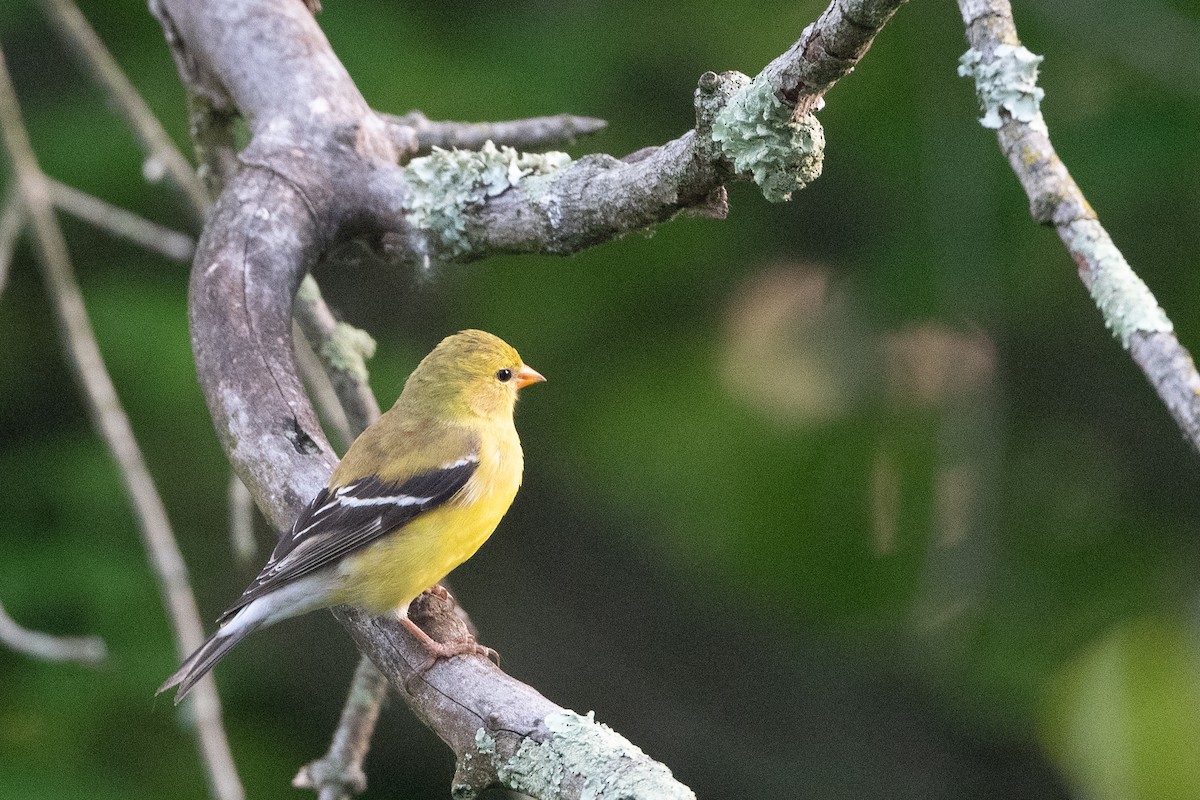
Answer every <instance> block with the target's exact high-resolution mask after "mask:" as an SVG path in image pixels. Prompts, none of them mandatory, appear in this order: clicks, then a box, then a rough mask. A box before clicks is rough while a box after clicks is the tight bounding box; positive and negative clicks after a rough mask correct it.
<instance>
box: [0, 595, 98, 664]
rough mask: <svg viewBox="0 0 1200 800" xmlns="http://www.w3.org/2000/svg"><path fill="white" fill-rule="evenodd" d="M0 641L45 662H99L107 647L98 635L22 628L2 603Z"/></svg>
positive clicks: (0, 609) (0, 606)
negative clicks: (70, 634) (74, 634)
mask: <svg viewBox="0 0 1200 800" xmlns="http://www.w3.org/2000/svg"><path fill="white" fill-rule="evenodd" d="M0 644H3V645H4V646H5V647H9V648H11V649H13V650H16V651H17V652H20V653H24V654H25V655H27V656H32V657H33V658H39V659H41V660H43V661H76V662H78V663H80V664H100V663H102V662H103V661H104V660H105V659H106V658H108V649H107V648H106V647H105V646H104V640H103V639H101V638H100V637H99V636H51V635H50V634H48V633H42V632H41V631H31V630H29V629H28V628H23V627H21V626H20V625H18V624H17V622H16V621H15V620H14V619H13V618H12V617H10V616H9V615H8V612H7V611H5V610H4V606H3V604H0Z"/></svg>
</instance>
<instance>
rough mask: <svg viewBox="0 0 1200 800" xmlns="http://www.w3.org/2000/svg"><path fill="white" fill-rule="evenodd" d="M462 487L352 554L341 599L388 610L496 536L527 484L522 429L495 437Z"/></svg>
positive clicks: (344, 569)
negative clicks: (523, 481) (523, 477)
mask: <svg viewBox="0 0 1200 800" xmlns="http://www.w3.org/2000/svg"><path fill="white" fill-rule="evenodd" d="M489 442H490V444H488V445H485V446H484V447H483V448H482V450H481V452H480V453H479V467H478V468H477V469H476V470H475V473H474V474H473V475H472V476H471V479H470V480H469V481H468V482H467V485H466V486H464V487H463V489H462V491H461V492H459V493H458V494H457V495H455V496H454V497H453V498H452V499H451V500H449V501H448V502H447V503H445V504H444V505H442V506H439V507H438V508H435V509H432V510H430V511H427V512H425V513H423V514H421V515H420V516H418V517H417V518H416V519H414V520H413V521H412V522H409V523H408V524H407V525H404V526H403V527H401V528H400V529H398V530H396V531H394V532H392V533H389V534H387V535H385V536H384V537H382V538H381V539H379V540H378V541H376V542H375V543H373V544H371V545H369V546H368V547H367V548H365V549H364V550H363V551H362V552H360V553H358V554H356V555H353V556H351V557H349V558H347V559H346V560H345V561H344V562H342V565H341V567H340V572H341V573H342V574H343V575H344V576H345V580H344V582H343V587H344V588H343V589H341V590H340V591H339V592H338V593H337V597H336V598H335V600H336V602H337V603H345V604H350V605H356V606H361V607H363V608H365V609H367V610H368V611H371V612H372V613H376V614H382V613H385V612H387V611H390V610H392V609H394V608H397V607H398V606H404V605H407V604H408V603H409V601H411V600H412V599H413V598H415V597H416V596H417V595H419V594H420V593H421V592H423V591H425V590H426V589H428V588H429V587H431V586H433V585H434V584H435V583H437V582H438V581H440V580H441V579H442V578H444V577H446V575H447V574H449V572H450V571H451V570H453V569H454V568H455V567H457V566H458V565H459V564H461V563H463V562H464V561H466V560H467V559H468V558H470V557H471V556H472V555H474V554H475V551H476V550H478V549H479V548H480V546H481V545H482V544H483V543H484V542H485V541H487V539H488V537H489V536H491V535H492V531H494V530H495V529H496V526H497V525H498V524H499V523H500V520H501V518H502V517H503V516H504V514H505V512H507V511H508V507H509V506H510V505H511V504H512V501H513V498H514V497H515V496H516V494H517V489H518V488H519V487H520V485H521V473H522V469H523V459H522V454H521V445H520V442H519V441H518V440H517V436H516V432H515V431H513V432H512V434H511V437H510V436H507V435H502V436H499V437H489Z"/></svg>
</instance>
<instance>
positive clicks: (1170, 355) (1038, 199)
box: [958, 0, 1200, 450]
mask: <svg viewBox="0 0 1200 800" xmlns="http://www.w3.org/2000/svg"><path fill="white" fill-rule="evenodd" d="M958 5H959V9H960V10H961V12H962V17H963V21H964V23H965V24H966V29H967V39H968V41H969V42H970V44H971V49H970V50H968V51H967V53H966V55H964V56H963V59H962V67H961V68H960V70H959V71H960V73H962V74H963V75H970V76H972V77H974V78H975V84H976V89H977V91H978V93H979V96H980V100H981V102H982V104H983V106H984V116H983V118H982V119H981V122H982V123H983V125H984V126H985V127H988V128H995V129H996V134H997V137H998V138H999V142H1000V149H1001V150H1002V151H1003V152H1004V154H1005V155H1006V156H1007V157H1008V162H1009V164H1010V166H1011V167H1012V169H1013V172H1015V173H1016V175H1017V178H1018V179H1019V180H1020V182H1021V186H1022V187H1023V188H1024V189H1025V193H1026V194H1027V195H1028V196H1029V206H1030V214H1031V215H1032V216H1033V218H1034V219H1035V220H1036V221H1037V222H1040V223H1042V224H1046V225H1053V226H1054V228H1055V230H1056V231H1057V232H1058V235H1059V238H1060V239H1062V241H1063V244H1065V245H1066V247H1067V251H1068V252H1069V253H1070V254H1071V257H1072V258H1073V259H1074V260H1075V263H1076V265H1077V267H1078V273H1079V278H1080V280H1081V281H1082V282H1083V284H1084V286H1085V287H1086V288H1087V290H1088V292H1089V294H1091V296H1092V299H1093V301H1094V302H1095V303H1096V306H1097V307H1098V308H1099V309H1100V312H1101V315H1102V316H1103V318H1104V324H1105V325H1106V326H1108V327H1109V328H1110V329H1111V330H1112V331H1113V333H1114V334H1115V335H1116V336H1117V338H1118V339H1120V341H1121V344H1122V345H1123V346H1124V347H1125V349H1126V350H1128V351H1129V354H1130V356H1131V357H1132V358H1133V360H1134V362H1135V363H1137V365H1138V366H1139V367H1140V368H1141V370H1142V372H1143V373H1144V374H1145V375H1146V377H1147V378H1148V379H1149V380H1150V383H1151V385H1152V386H1153V387H1154V389H1155V391H1156V392H1157V393H1158V396H1159V397H1160V398H1161V399H1162V401H1163V403H1164V404H1165V405H1166V407H1167V409H1168V410H1169V411H1170V413H1171V415H1172V416H1173V417H1174V419H1175V422H1176V424H1177V425H1178V426H1179V428H1180V430H1182V431H1183V434H1184V436H1185V437H1186V438H1187V440H1188V441H1189V442H1190V443H1191V444H1192V446H1193V447H1194V448H1196V449H1197V450H1200V373H1197V371H1196V367H1195V364H1194V363H1193V361H1192V357H1191V354H1190V353H1188V351H1187V349H1186V348H1184V346H1183V345H1182V344H1180V342H1179V339H1178V338H1177V337H1176V336H1175V333H1174V327H1173V325H1172V323H1171V321H1170V319H1168V318H1167V315H1166V312H1164V311H1163V310H1162V308H1160V307H1159V305H1158V301H1157V300H1156V299H1155V297H1154V295H1153V294H1152V293H1151V292H1150V289H1149V288H1148V287H1147V286H1146V284H1145V283H1144V282H1143V281H1142V279H1141V278H1140V277H1138V275H1137V274H1136V273H1135V272H1134V271H1133V269H1132V268H1131V267H1130V266H1129V263H1128V262H1127V261H1126V260H1125V257H1124V256H1123V255H1121V252H1120V251H1119V250H1117V248H1116V246H1115V245H1114V244H1113V241H1112V239H1111V238H1110V237H1109V235H1108V232H1107V231H1106V230H1105V229H1104V227H1103V226H1102V225H1101V224H1100V221H1099V219H1098V218H1097V216H1096V212H1095V210H1094V209H1093V208H1092V206H1091V204H1090V203H1089V202H1088V201H1087V198H1086V197H1084V195H1083V192H1082V191H1081V190H1080V188H1079V186H1078V184H1076V183H1075V180H1074V179H1073V178H1072V177H1071V175H1070V173H1069V172H1068V171H1067V167H1066V165H1065V164H1064V163H1063V161H1062V159H1061V158H1059V156H1058V153H1057V152H1055V150H1054V147H1053V145H1052V144H1051V143H1050V133H1049V130H1048V129H1047V127H1046V121H1045V119H1044V118H1043V117H1042V113H1041V110H1040V102H1041V100H1042V97H1043V95H1044V92H1043V91H1042V89H1040V88H1038V86H1037V65H1038V63H1040V62H1041V60H1042V59H1041V56H1036V55H1034V54H1033V53H1030V52H1029V51H1028V50H1026V49H1025V48H1024V47H1023V46H1022V45H1021V41H1020V39H1018V38H1017V29H1016V23H1015V22H1014V21H1013V17H1012V7H1011V6H1010V5H1009V2H1008V0H959V2H958Z"/></svg>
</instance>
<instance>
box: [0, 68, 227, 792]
mask: <svg viewBox="0 0 1200 800" xmlns="http://www.w3.org/2000/svg"><path fill="white" fill-rule="evenodd" d="M0 131H2V132H3V138H4V145H5V149H6V150H7V152H8V157H9V161H10V163H11V164H12V167H13V172H14V173H15V176H16V180H17V184H18V186H19V187H20V192H21V198H22V201H23V202H24V205H25V208H26V209H27V211H28V213H29V218H30V225H31V229H32V235H33V237H32V238H33V241H34V243H35V245H36V250H37V253H38V257H39V260H40V262H41V265H42V271H43V276H44V278H45V283H46V289H47V291H48V293H49V294H50V297H51V299H52V301H53V306H54V310H55V313H56V318H57V322H58V326H59V330H60V333H61V335H62V337H63V340H64V341H63V344H64V348H65V350H66V352H67V356H68V361H69V363H70V365H71V367H72V368H73V369H74V372H75V377H76V380H77V381H78V383H79V386H80V388H81V389H82V390H83V393H84V395H85V397H86V398H87V401H88V408H89V410H90V412H91V415H92V420H93V422H94V423H95V425H96V428H97V431H98V432H99V434H100V435H101V437H102V438H103V439H104V441H105V443H106V444H107V445H108V448H109V451H110V452H111V454H112V456H113V459H114V460H115V461H116V462H117V464H118V465H119V467H120V470H121V476H122V478H123V480H124V484H125V490H126V493H127V495H128V498H129V501H130V504H131V505H132V507H133V509H134V512H135V517H136V519H137V522H138V528H139V530H140V532H141V534H142V539H143V543H144V544H145V547H146V553H147V555H148V556H149V558H150V564H151V566H152V567H153V569H154V572H155V575H156V576H157V577H158V579H159V582H160V587H161V590H162V594H163V602H164V605H165V607H166V609H167V612H168V617H169V619H170V621H171V625H172V628H173V630H174V633H175V640H176V646H177V648H178V651H179V653H180V655H184V654H186V653H189V652H191V651H192V650H194V649H195V648H196V647H199V645H200V644H201V642H203V641H204V628H203V626H202V624H201V623H200V614H199V610H198V609H197V607H196V599H195V597H194V595H193V594H192V590H191V586H190V584H189V583H188V575H187V568H186V567H185V566H184V562H183V557H182V555H181V554H180V552H179V548H178V546H177V545H176V543H175V537H174V534H173V533H172V531H171V524H170V521H169V520H168V519H167V512H166V509H165V508H164V506H163V503H162V499H161V498H160V497H159V494H158V490H157V488H156V487H155V485H154V480H153V478H152V477H151V475H150V471H149V469H148V468H147V467H146V463H145V459H144V458H143V456H142V453H141V449H140V448H139V447H138V444H137V441H136V439H135V438H134V435H133V429H132V427H131V426H130V423H129V417H128V416H127V415H126V413H125V410H124V408H122V406H121V402H120V400H119V399H118V397H117V392H116V388H115V387H114V386H113V383H112V379H111V378H110V377H109V374H108V370H107V369H106V368H105V365H104V357H103V356H102V355H101V353H100V348H99V345H98V344H97V343H96V338H95V334H94V333H93V330H92V326H91V322H90V321H89V319H88V313H87V309H86V308H85V306H84V303H83V295H82V293H81V292H80V289H79V284H78V282H77V281H76V279H75V275H74V272H73V270H72V267H71V263H70V257H69V255H68V252H67V243H66V239H65V237H64V236H63V234H62V231H61V229H60V228H59V226H58V222H57V220H56V219H55V216H54V207H53V205H52V199H51V198H52V188H51V185H50V182H49V180H48V179H47V178H46V177H45V175H43V174H42V172H41V170H40V168H39V167H38V164H37V160H36V157H35V155H34V152H33V147H32V145H31V144H30V142H29V138H28V134H27V133H26V131H25V127H24V124H23V122H22V120H21V112H20V108H19V107H18V105H17V96H16V90H15V89H14V87H13V85H12V81H11V79H10V78H9V75H8V69H7V66H6V64H5V62H4V57H3V54H2V53H0ZM196 688H197V690H198V692H197V694H198V697H197V699H196V701H195V704H194V707H195V718H196V728H197V734H198V740H199V742H198V743H199V746H200V749H201V753H202V756H203V760H204V763H205V766H206V767H207V771H208V778H209V786H210V789H211V791H212V794H213V797H214V798H217V800H240V798H242V797H244V792H243V790H242V785H241V781H240V780H239V778H238V775H237V770H236V768H235V766H234V763H233V756H232V754H231V753H230V750H229V744H228V741H227V739H226V737H225V731H224V728H223V727H222V725H221V709H220V701H219V700H218V698H217V693H216V688H215V685H214V684H213V682H212V681H211V680H209V681H208V682H207V686H205V685H198V686H197V687H196Z"/></svg>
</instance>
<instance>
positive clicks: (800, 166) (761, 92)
mask: <svg viewBox="0 0 1200 800" xmlns="http://www.w3.org/2000/svg"><path fill="white" fill-rule="evenodd" d="M792 113H793V109H792V108H791V107H790V106H788V105H786V104H785V103H784V102H783V101H781V100H780V99H779V98H778V97H776V96H775V90H774V88H773V87H772V86H771V82H770V81H769V80H768V79H767V78H765V77H764V76H762V75H759V76H758V77H757V78H755V79H754V80H753V81H751V82H750V83H748V84H746V85H745V86H743V87H742V88H740V89H739V90H738V91H737V92H735V93H734V95H733V97H731V98H730V100H729V102H728V103H727V104H726V105H725V107H724V108H723V109H721V111H720V112H719V113H718V114H717V116H716V119H714V120H713V125H712V138H713V141H715V142H717V144H719V145H720V147H721V152H723V153H724V154H725V156H726V157H727V158H728V159H729V160H730V161H732V162H733V168H734V169H735V170H737V171H738V173H749V174H750V175H751V177H753V179H754V182H755V183H756V184H758V186H759V188H760V189H762V193H763V196H764V197H766V198H767V200H769V201H771V202H772V203H780V202H783V201H784V200H790V199H791V197H792V192H795V191H797V190H799V189H803V188H804V187H805V186H807V185H808V184H810V183H812V182H813V181H815V180H816V179H817V178H818V177H820V175H821V167H822V164H823V161H824V158H825V131H824V129H823V128H822V127H821V123H820V122H818V121H817V118H816V117H814V116H813V115H812V114H805V115H803V116H802V117H800V119H798V120H797V119H793V118H792Z"/></svg>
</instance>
